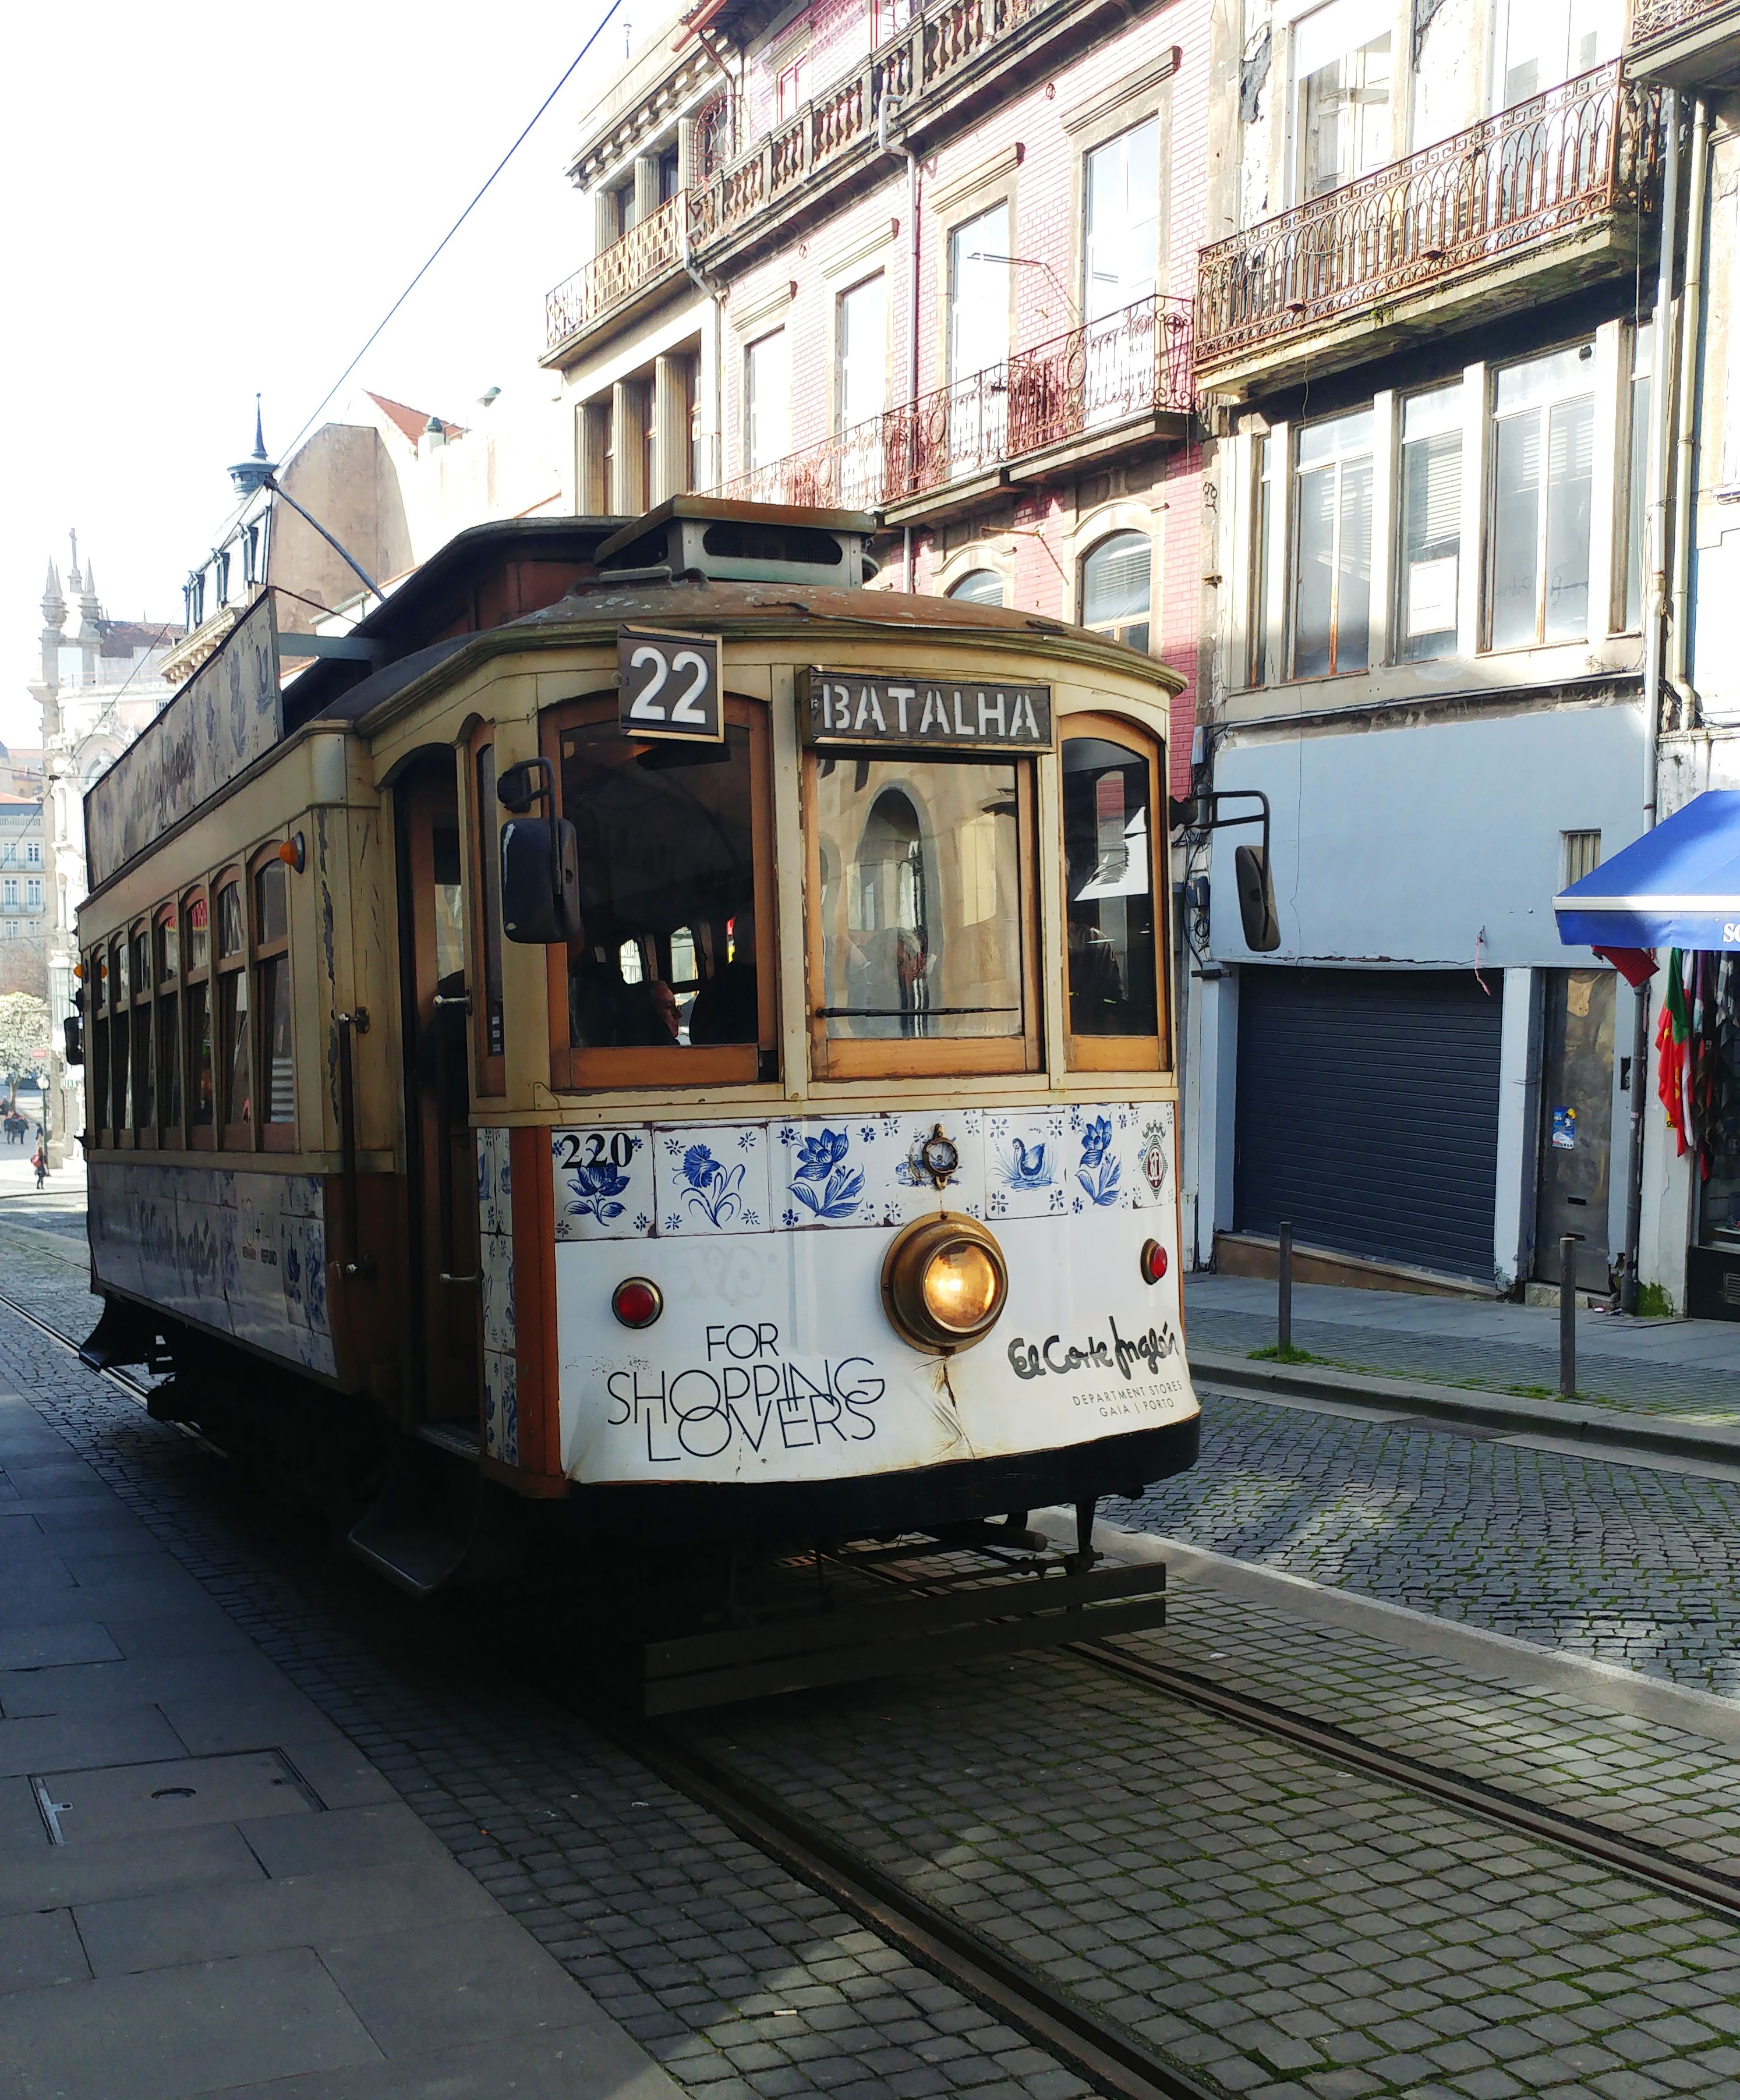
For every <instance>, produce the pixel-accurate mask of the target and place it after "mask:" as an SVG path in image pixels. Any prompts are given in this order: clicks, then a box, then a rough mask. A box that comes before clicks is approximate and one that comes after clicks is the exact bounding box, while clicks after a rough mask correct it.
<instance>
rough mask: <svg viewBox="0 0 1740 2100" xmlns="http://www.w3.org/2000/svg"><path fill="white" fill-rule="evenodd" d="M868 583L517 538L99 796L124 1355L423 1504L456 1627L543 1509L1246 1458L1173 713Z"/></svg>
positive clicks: (634, 1516) (615, 528)
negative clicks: (1191, 1095)
mask: <svg viewBox="0 0 1740 2100" xmlns="http://www.w3.org/2000/svg"><path fill="white" fill-rule="evenodd" d="M870 531H871V521H870V520H869V519H868V518H863V517H861V516H859V515H857V514H850V513H826V512H813V511H788V510H768V509H765V508H759V507H755V506H750V505H730V504H722V503H718V502H709V501H702V500H700V499H678V501H676V502H675V503H673V504H670V505H665V506H664V508H663V509H662V510H659V511H656V512H654V513H653V514H651V515H650V516H649V517H647V518H644V519H643V520H640V521H638V523H633V524H627V525H625V524H624V523H622V522H621V521H614V520H587V519H569V520H566V521H547V522H541V523H528V522H525V521H520V522H519V523H512V524H507V525H501V526H488V527H479V528H477V529H476V530H475V531H473V532H468V533H466V534H462V535H461V536H459V538H458V539H457V540H455V541H453V543H451V544H450V545H449V546H448V548H447V549H444V551H443V553H442V554H441V555H439V556H438V557H437V558H435V560H434V561H432V562H430V563H428V564H426V567H424V569H423V570H422V571H421V572H419V574H418V575H417V576H414V577H413V578H412V579H411V580H409V582H407V583H406V584H405V585H404V586H402V587H401V589H400V590H399V591H398V592H396V593H395V594H394V595H393V596H392V597H391V598H389V599H388V600H387V601H386V602H385V603H384V604H383V605H382V607H380V608H379V609H378V611H376V612H374V613H373V615H371V616H370V617H369V618H368V619H367V620H364V622H363V623H362V624H361V625H360V627H359V629H357V630H356V633H355V634H354V635H353V636H352V637H350V638H349V641H348V642H347V645H345V648H346V653H345V654H344V655H340V656H336V657H334V656H327V657H323V658H322V659H320V660H317V661H316V663H315V664H313V666H312V667H311V668H309V669H308V670H307V671H305V672H303V673H302V675H301V676H300V677H298V678H297V679H296V680H295V681H294V682H293V683H291V684H290V685H289V687H288V688H286V689H285V690H284V691H283V693H282V695H281V697H280V682H279V667H278V655H277V649H276V638H275V633H274V629H273V626H272V609H271V605H270V602H269V601H263V602H261V603H260V604H259V605H258V606H257V607H254V609H253V610H252V611H250V613H249V614H248V615H246V616H245V618H244V619H243V620H241V622H240V623H239V624H238V625H237V626H236V629H234V630H233V631H232V633H231V634H230V635H229V637H227V640H226V642H225V643H224V645H223V648H222V650H221V651H219V653H218V654H217V655H215V656H214V658H213V659H211V660H210V661H208V662H207V663H206V664H205V665H203V666H202V667H201V669H200V670H199V671H198V672H197V673H195V675H194V677H193V678H192V680H191V681H190V682H189V684H188V686H185V687H183V690H182V691H181V692H180V693H179V695H177V697H176V698H175V699H174V700H173V701H172V702H171V703H170V706H169V707H168V708H167V709H166V711H165V712H164V714H163V715H162V716H161V717H160V718H159V720H158V721H157V723H156V724H155V725H154V726H153V727H152V729H151V730H149V731H148V733H147V734H146V735H145V736H144V737H143V738H142V739H140V740H139V743H138V744H136V745H135V747H134V748H132V749H131V750H130V751H129V752H127V753H126V755H125V756H124V757H122V758H121V760H120V761H117V765H115V767H114V768H113V769H112V770H111V771H110V772H109V773H108V774H105V775H104V777H103V779H100V780H99V781H98V782H97V783H95V785H94V786H93V787H92V788H91V792H90V794H89V796H88V797H87V802H86V827H87V839H88V845H89V851H90V857H91V871H92V880H93V887H92V889H91V894H90V896H89V898H87V900H86V903H85V905H84V906H83V907H82V911H81V914H80V920H79V924H80V941H81V944H82V951H83V956H84V963H83V969H84V976H83V1044H84V1050H85V1054H86V1105H87V1123H88V1128H87V1131H86V1140H85V1141H86V1147H87V1153H88V1159H89V1167H90V1185H91V1263H92V1270H93V1275H94V1278H95V1286H94V1287H95V1289H96V1290H97V1291H98V1292H99V1293H100V1295H102V1297H103V1299H104V1301H105V1311H104V1317H103V1318H102V1320H101V1321H100V1322H99V1326H98V1329H97V1330H96V1332H95V1334H94V1335H93V1336H92V1338H91V1343H89V1344H88V1345H87V1348H88V1353H89V1355H90V1356H91V1359H92V1360H93V1361H110V1362H113V1361H141V1360H148V1361H152V1363H154V1364H157V1365H160V1366H161V1365H170V1366H172V1367H173V1370H174V1377H173V1378H172V1379H170V1381H169V1383H167V1384H166V1385H165V1386H164V1387H161V1388H160V1392H159V1395H158V1398H157V1401H156V1403H155V1404H156V1406H157V1410H158V1411H159V1412H160V1413H162V1414H167V1415H171V1416H179V1417H180V1418H184V1419H187V1420H189V1421H192V1422H197V1423H199V1424H200V1425H201V1427H203V1428H205V1430H206V1431H207V1432H209V1433H210V1434H211V1435H212V1436H214V1437H215V1438H216V1439H217V1440H219V1441H220V1442H223V1443H226V1444H228V1445H233V1446H235V1447H236V1448H238V1449H239V1448H241V1447H242V1446H251V1447H253V1448H254V1449H255V1450H256V1451H257V1452H258V1453H259V1454H262V1455H263V1457H264V1458H265V1459H266V1461H267V1463H269V1464H270V1465H271V1466H272V1467H276V1468H277V1469H279V1470H280V1471H283V1472H285V1474H287V1475H289V1474H295V1475H298V1476H303V1477H304V1478H306V1479H307V1480H310V1481H318V1482H320V1483H321V1484H323V1488H324V1491H325V1492H326V1493H328V1494H329V1496H330V1497H332V1498H337V1499H339V1500H341V1501H342V1498H343V1497H344V1495H346V1494H347V1493H348V1494H351V1495H362V1494H364V1493H373V1490H374V1489H377V1488H378V1487H380V1486H381V1483H382V1480H383V1478H384V1482H385V1485H384V1488H383V1489H382V1491H381V1492H380V1493H378V1496H377V1498H376V1499H375V1500H374V1502H373V1507H371V1508H370V1509H369V1511H367V1512H366V1513H365V1514H364V1515H363V1516H362V1518H361V1520H360V1522H359V1523H358V1524H357V1525H356V1529H355V1531H354V1533H353V1534H352V1536H353V1537H354V1539H355V1541H356V1544H357V1546H358V1547H359V1549H360V1551H364V1552H365V1553H366V1554H367V1555H369V1556H370V1557H371V1558H373V1559H374V1560H376V1561H377V1562H378V1564H381V1565H382V1567H383V1568H386V1571H387V1572H388V1573H391V1574H392V1575H394V1576H395V1578H396V1579H398V1580H400V1581H401V1582H404V1583H406V1584H407V1585H409V1586H413V1587H419V1588H422V1587H429V1586H434V1585H435V1584H436V1583H438V1582H439V1581H440V1580H441V1579H442V1578H443V1577H444V1575H445V1574H446V1573H449V1572H450V1571H451V1569H452V1568H453V1564H454V1563H455V1562H456V1560H457V1559H458V1558H459V1557H460V1553H461V1545H462V1543H463V1541H464V1538H465V1537H466V1536H467V1535H470V1534H473V1533H475V1525H476V1522H477V1515H478V1511H484V1513H485V1515H486V1518H487V1520H488V1524H487V1526H486V1528H492V1529H494V1530H495V1532H497V1533H500V1531H501V1529H502V1526H501V1521H500V1520H501V1512H502V1511H505V1510H510V1509H512V1508H514V1507H517V1506H518V1505H519V1502H520V1501H521V1500H524V1501H528V1502H532V1503H541V1504H545V1505H547V1504H550V1503H551V1502H560V1503H562V1504H564V1505H566V1514H565V1516H564V1522H568V1523H573V1524H577V1525H578V1526H579V1528H580V1529H581V1530H582V1531H583V1532H584V1533H586V1534H587V1535H588V1536H590V1537H606V1538H608V1537H616V1538H631V1539H634V1540H638V1541H641V1542H647V1541H660V1540H667V1541H681V1542H685V1544H689V1543H692V1542H696V1541H700V1540H704V1539H709V1538H710V1539H717V1540H720V1541H723V1542H736V1543H739V1544H741V1543H744V1542H753V1541H762V1542H785V1543H796V1544H804V1543H806V1542H815V1541H817V1540H839V1539H850V1538H855V1537H866V1536H876V1537H890V1536H893V1535H894V1534H898V1533H910V1532H914V1531H919V1532H924V1533H929V1534H931V1535H933V1536H935V1537H942V1538H944V1539H951V1538H960V1537H965V1536H968V1535H970V1534H972V1533H973V1531H974V1527H982V1526H984V1525H985V1524H987V1522H992V1523H994V1522H995V1521H996V1520H1005V1519H1009V1518H1013V1519H1014V1531H1015V1532H1017V1533H1018V1531H1019V1529H1020V1527H1021V1525H1022V1524H1024V1523H1025V1516H1024V1515H1023V1514H1022V1513H1024V1512H1026V1511H1029V1510H1031V1509H1033V1508H1035V1507H1039V1506H1040V1505H1043V1504H1049V1503H1053V1502H1070V1503H1075V1504H1078V1505H1079V1504H1083V1503H1089V1504H1091V1502H1092V1501H1093V1498H1095V1497H1097V1496H1098V1495H1101V1494H1103V1493H1113V1492H1120V1493H1131V1492H1134V1491H1135V1490H1137V1489H1139V1488H1140V1487H1142V1485H1144V1484H1146V1483H1148V1482H1151V1481H1153V1480H1156V1479H1159V1478H1160V1477H1162V1476H1165V1475H1167V1474H1169V1473H1171V1472H1173V1471H1177V1470H1178V1469H1179V1468H1181V1467H1186V1466H1188V1465H1189V1464H1190V1462H1192V1460H1193V1458H1194V1457H1195V1450H1196V1440H1197V1432H1198V1410H1197V1404H1196V1401H1195V1396H1194V1393H1193V1392H1192V1389H1191V1385H1190V1377H1189V1374H1188V1371H1187V1368H1186V1361H1185V1357H1184V1353H1183V1348H1182V1323H1181V1311H1180V1299H1179V1284H1178V1262H1177V1216H1178V1212H1177V1174H1176V1159H1175V1133H1176V1118H1177V1089H1176V1084H1175V1079H1174V1073H1173V1057H1172V1052H1171V1029H1172V1015H1171V1010H1170V1005H1169V1001H1168V967H1167V955H1168V942H1167V925H1166V908H1165V907H1166V898H1167V894H1168V881H1167V873H1166V838H1167V825H1166V821H1165V812H1166V810H1167V807H1168V805H1167V800H1166V788H1167V770H1166V737H1167V732H1168V701H1169V699H1170V697H1171V695H1172V693H1173V691H1174V690H1176V686H1177V679H1176V677H1175V675H1174V674H1173V673H1171V672H1170V671H1169V670H1168V669H1167V668H1165V667H1164V666H1163V665H1161V664H1159V663H1157V662H1155V661H1154V660H1151V659H1149V658H1147V657H1144V656H1140V655H1137V654H1136V653H1134V652H1133V651H1131V650H1129V649H1128V648H1125V647H1124V646H1121V645H1120V644H1117V643H1115V642H1109V641H1107V640H1105V639H1103V638H1102V637H1098V636H1096V635H1093V634H1091V633H1087V632H1085V631H1084V630H1081V629H1074V628H1071V627H1068V626H1066V625H1063V624H1060V623H1058V622H1057V621H1054V620H1046V619H1040V618H1036V617H1031V616H1029V615H1025V614H1022V613H1018V612H1012V611H1000V610H996V609H993V608H987V607H983V606H978V605H968V604H961V603H957V602H953V601H949V600H941V599H932V598H916V597H912V596H908V595H905V594H903V593H898V592H893V591H888V590H884V589H871V588H864V587H863V584H864V581H865V579H866V576H867V572H868V570H869V567H870V564H869V562H868V556H867V554H866V548H867V545H868V536H869V533H870ZM548 1516H549V1511H548V1510H547V1509H546V1511H545V1520H546V1521H547V1520H548ZM1078 1572H1079V1570H1078Z"/></svg>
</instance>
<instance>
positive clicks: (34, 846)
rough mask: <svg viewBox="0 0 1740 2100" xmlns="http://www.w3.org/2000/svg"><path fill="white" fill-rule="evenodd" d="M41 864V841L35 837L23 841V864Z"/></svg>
mask: <svg viewBox="0 0 1740 2100" xmlns="http://www.w3.org/2000/svg"><path fill="white" fill-rule="evenodd" d="M24 866H25V867H41V866H42V844H41V842H40V841H39V840H36V839H27V840H25V841H24Z"/></svg>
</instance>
